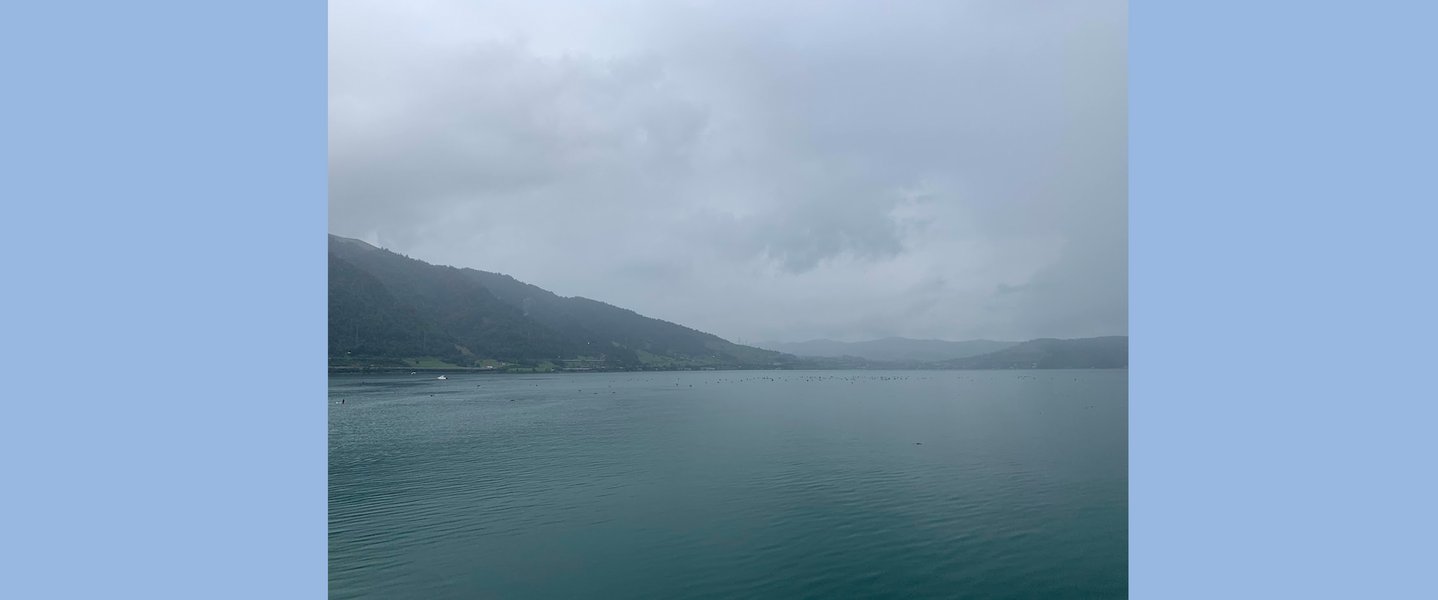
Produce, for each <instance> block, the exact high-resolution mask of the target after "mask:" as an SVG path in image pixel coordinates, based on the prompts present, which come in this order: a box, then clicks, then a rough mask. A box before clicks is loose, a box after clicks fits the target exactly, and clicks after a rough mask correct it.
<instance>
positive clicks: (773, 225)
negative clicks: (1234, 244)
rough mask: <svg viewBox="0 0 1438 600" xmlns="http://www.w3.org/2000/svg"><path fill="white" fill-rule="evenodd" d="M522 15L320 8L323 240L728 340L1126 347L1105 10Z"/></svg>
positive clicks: (740, 8) (603, 10)
mask: <svg viewBox="0 0 1438 600" xmlns="http://www.w3.org/2000/svg"><path fill="white" fill-rule="evenodd" d="M543 4H544V5H545V6H543V7H538V6H533V5H532V3H524V2H461V1H452V0H446V1H430V2H422V1H421V2H402V3H396V2H385V3H380V2H334V3H331V5H330V228H331V232H332V233H335V234H338V235H344V236H350V237H358V238H361V239H365V240H367V241H370V242H371V243H375V244H378V245H382V246H384V247H388V248H390V249H393V250H395V251H398V252H403V253H405V254H408V255H410V256H413V257H415V258H420V259H423V260H426V261H429V262H433V263H439V264H451V265H456V266H467V267H474V268H478V269H483V270H488V271H498V272H502V273H508V274H510V275H513V276H515V277H517V278H519V279H521V280H524V281H528V282H530V283H534V284H536V285H540V286H542V287H545V288H548V289H550V290H552V291H554V292H556V293H559V294H562V295H579V296H585V297H589V298H594V299H598V300H603V301H606V302H609V303H612V304H616V305H619V306H623V307H626V308H631V309H634V310H636V311H638V312H640V313H642V314H646V315H650V316H654V317H659V318H663V319H666V320H671V321H675V322H678V323H682V324H685V325H689V326H692V327H695V328H698V329H702V330H705V331H710V332H713V333H716V334H718V335H721V336H724V337H726V338H729V339H738V340H743V341H748V342H757V341H762V340H777V341H797V340H805V339H812V338H821V337H822V338H833V339H841V340H859V339H870V338H875V337H884V336H891V335H899V336H907V337H921V338H943V339H955V340H957V339H968V338H978V337H986V338H994V339H1015V340H1017V339H1026V338H1032V337H1079V336H1091V335H1112V334H1125V333H1126V332H1127V307H1128V304H1127V295H1128V286H1127V171H1126V169H1127V148H1126V137H1127V130H1126V121H1127V105H1126V94H1127V90H1126V65H1125V54H1126V47H1125V38H1126V27H1127V23H1126V11H1127V6H1126V4H1125V3H1123V2H1110V1H1107V0H1102V1H1099V2H1053V1H1044V0H1028V1H1019V2H1015V1H1012V0H1008V1H1003V0H994V1H986V2H951V1H935V2H907V3H899V4H900V5H899V6H888V5H885V4H883V3H874V2H786V3H765V2H717V1H716V2H673V1H662V2H661V1H657V0H656V1H651V2H643V1H622V2H612V3H590V2H574V3H572V4H566V3H563V2H546V3H543ZM771 4H782V6H772V5H771Z"/></svg>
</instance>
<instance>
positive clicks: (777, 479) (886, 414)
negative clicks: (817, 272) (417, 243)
mask: <svg viewBox="0 0 1438 600" xmlns="http://www.w3.org/2000/svg"><path fill="white" fill-rule="evenodd" d="M1127 377H1128V373H1127V371H946V372H934V371H893V372H879V371H813V372H799V371H771V372H756V371H747V372H687V373H613V374H563V375H535V376H521V375H480V374H474V375H450V376H449V379H448V380H446V381H439V380H436V379H435V378H434V376H432V375H404V376H381V375H345V376H334V377H332V378H331V379H330V402H331V404H330V407H331V409H330V429H329V444H330V446H329V448H330V458H329V465H330V466H329V471H330V473H329V478H330V481H329V497H330V508H329V510H330V516H329V525H330V533H329V552H330V574H329V580H330V597H331V598H426V599H428V598H436V599H444V598H466V599H468V598H662V599H673V598H825V599H829V598H1044V599H1061V598H1122V597H1125V596H1126V595H1127V592H1128V585H1127V559H1128V551H1127V539H1128V523H1127V510H1128V504H1127V502H1128V500H1127V496H1128V480H1127V466H1128V465H1127V429H1128V421H1127V413H1128V380H1127ZM340 399H344V401H345V403H344V404H342V405H341V404H337V403H338V402H339V401H340Z"/></svg>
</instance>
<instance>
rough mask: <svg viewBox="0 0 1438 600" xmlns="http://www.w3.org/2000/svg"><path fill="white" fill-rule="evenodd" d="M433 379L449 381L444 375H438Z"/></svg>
mask: <svg viewBox="0 0 1438 600" xmlns="http://www.w3.org/2000/svg"><path fill="white" fill-rule="evenodd" d="M435 379H449V378H448V377H445V376H444V375H440V376H439V377H435Z"/></svg>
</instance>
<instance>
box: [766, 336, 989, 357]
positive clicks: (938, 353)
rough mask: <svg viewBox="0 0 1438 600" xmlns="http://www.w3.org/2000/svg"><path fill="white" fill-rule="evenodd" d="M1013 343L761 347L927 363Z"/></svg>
mask: <svg viewBox="0 0 1438 600" xmlns="http://www.w3.org/2000/svg"><path fill="white" fill-rule="evenodd" d="M1015 344H1017V342H995V341H992V340H968V341H963V342H948V341H944V340H914V339H908V338H901V337H891V338H884V339H879V340H869V341H865V342H836V341H834V340H811V341H807V342H792V343H779V342H775V343H768V344H761V346H762V347H765V348H768V349H770V350H776V351H779V352H784V353H788V354H793V355H795V356H814V357H823V358H837V357H843V356H854V357H858V358H863V359H867V360H873V361H881V362H905V363H907V362H931V361H941V360H951V359H956V358H965V357H969V356H977V355H980V354H988V353H990V352H997V351H999V350H1003V349H1004V348H1008V347H1011V346H1014V345H1015Z"/></svg>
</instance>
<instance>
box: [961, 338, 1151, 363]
mask: <svg viewBox="0 0 1438 600" xmlns="http://www.w3.org/2000/svg"><path fill="white" fill-rule="evenodd" d="M938 366H941V367H943V368H950V369H1123V368H1128V337H1127V336H1110V337H1097V338H1079V339H1072V340H1059V339H1053V338H1043V339H1037V340H1029V341H1027V342H1023V343H1020V344H1016V345H1014V346H1012V347H1010V348H1005V349H1003V350H999V351H998V352H991V353H989V354H983V355H979V356H970V357H966V358H959V359H955V360H949V361H943V362H942V363H939V364H938Z"/></svg>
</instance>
